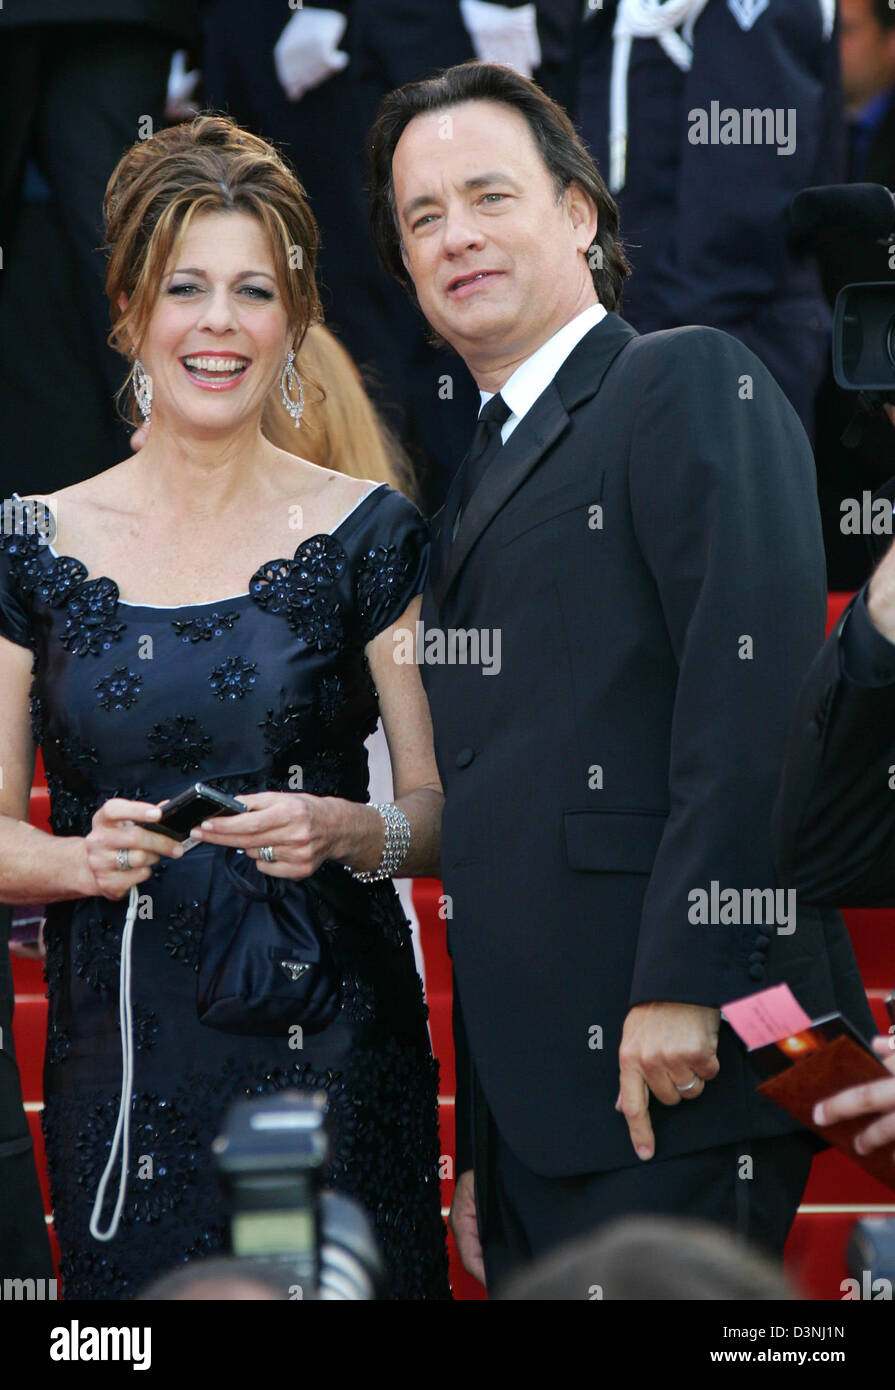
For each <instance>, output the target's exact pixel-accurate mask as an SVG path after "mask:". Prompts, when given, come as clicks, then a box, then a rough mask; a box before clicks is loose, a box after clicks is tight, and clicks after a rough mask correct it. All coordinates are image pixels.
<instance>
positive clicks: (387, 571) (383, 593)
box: [357, 545, 410, 631]
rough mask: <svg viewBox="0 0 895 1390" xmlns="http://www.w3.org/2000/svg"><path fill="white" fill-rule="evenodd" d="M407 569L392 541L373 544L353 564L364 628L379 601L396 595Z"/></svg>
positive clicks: (389, 601)
mask: <svg viewBox="0 0 895 1390" xmlns="http://www.w3.org/2000/svg"><path fill="white" fill-rule="evenodd" d="M409 573H410V566H409V564H408V563H407V561H406V560H405V559H404V558H403V557H402V556H401V555H399V554H398V547H397V546H396V545H374V546H373V547H372V548H371V549H370V550H366V551H365V552H364V554H363V555H362V557H361V560H360V564H359V565H358V567H357V606H358V610H359V612H360V617H361V623H362V624H363V626H364V629H365V630H367V631H368V630H369V625H370V620H371V618H372V615H373V612H374V610H375V609H376V607H377V606H378V605H379V604H382V603H386V604H390V605H391V604H394V603H395V601H396V600H398V599H400V597H401V595H402V594H403V593H404V592H405V589H406V580H407V576H408V575H409Z"/></svg>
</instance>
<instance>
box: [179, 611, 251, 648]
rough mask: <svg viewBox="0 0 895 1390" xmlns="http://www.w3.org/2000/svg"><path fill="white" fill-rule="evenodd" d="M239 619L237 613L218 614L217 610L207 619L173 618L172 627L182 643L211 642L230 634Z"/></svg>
mask: <svg viewBox="0 0 895 1390" xmlns="http://www.w3.org/2000/svg"><path fill="white" fill-rule="evenodd" d="M238 617H239V614H238V613H236V612H231V611H228V612H226V613H218V612H217V610H215V611H214V613H210V614H208V616H207V617H201V618H172V620H171V626H172V627H173V629H174V631H175V632H176V633H177V636H178V637H179V638H180V640H181V642H210V641H211V640H212V638H214V637H221V636H223V634H224V633H225V632H229V631H230V630H231V628H232V627H233V624H234V623H235V622H236V619H237V618H238Z"/></svg>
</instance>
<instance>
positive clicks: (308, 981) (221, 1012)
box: [198, 846, 340, 1036]
mask: <svg viewBox="0 0 895 1390" xmlns="http://www.w3.org/2000/svg"><path fill="white" fill-rule="evenodd" d="M314 877H316V876H312V877H311V878H309V879H289V878H274V877H272V876H271V875H270V874H262V873H261V872H260V871H259V870H258V868H257V867H256V864H255V860H254V859H252V858H250V857H249V855H247V854H242V853H240V852H239V851H238V850H236V849H235V848H234V847H233V846H226V847H225V846H218V847H217V848H216V850H215V858H214V863H213V865H212V872H211V886H210V889H209V894H208V902H207V907H206V913H205V926H204V929H203V933H202V940H201V944H200V946H199V983H198V1006H199V1022H200V1023H204V1024H205V1025H206V1026H207V1027H209V1028H219V1029H221V1031H222V1032H225V1033H249V1034H255V1035H261V1036H274V1035H282V1034H285V1033H287V1032H288V1030H289V1027H290V1025H292V1024H299V1025H300V1026H301V1028H302V1029H303V1031H304V1032H307V1033H319V1032H320V1030H321V1029H322V1028H325V1027H326V1025H327V1024H328V1023H330V1022H331V1021H332V1020H333V1019H334V1018H335V1016H336V1014H337V1013H338V1011H339V1004H340V991H339V981H338V976H337V974H336V971H335V968H334V962H333V960H332V953H331V951H330V949H329V944H328V942H327V939H326V934H325V932H324V930H323V928H322V926H321V925H320V920H319V913H318V911H317V904H318V902H319V900H320V893H321V890H320V888H319V887H318V885H316V884H315V883H314Z"/></svg>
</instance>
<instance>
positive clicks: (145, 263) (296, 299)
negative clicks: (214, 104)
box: [104, 115, 321, 423]
mask: <svg viewBox="0 0 895 1390" xmlns="http://www.w3.org/2000/svg"><path fill="white" fill-rule="evenodd" d="M234 213H239V214H242V216H243V218H245V219H247V220H249V221H250V222H251V223H252V229H251V230H253V231H254V233H255V236H254V238H253V239H254V242H255V246H254V247H253V248H252V249H255V250H257V251H258V252H260V261H258V260H253V261H251V262H250V263H249V264H248V265H245V264H243V265H240V266H239V267H238V268H237V269H236V270H235V272H234V273H233V275H232V279H231V280H230V281H229V283H227V284H226V286H225V288H226V290H227V293H228V295H235V296H238V297H239V298H240V299H241V300H242V301H243V303H244V304H247V305H248V304H253V303H254V305H256V306H257V307H259V308H260V307H261V306H264V305H268V304H271V303H272V302H273V301H274V299H275V298H278V299H279V305H278V309H279V315H278V317H279V319H280V320H281V327H282V328H283V329H285V328H286V326H287V325H288V328H289V330H290V331H289V341H288V342H287V343H286V351H288V350H289V349H290V348H291V350H293V351H295V352H297V351H298V349H299V348H300V346H301V343H302V340H303V338H304V335H305V332H306V331H307V327H308V325H309V324H310V323H312V322H314V321H315V320H317V319H319V318H320V317H321V311H320V300H319V296H318V292H317V284H316V281H315V278H314V271H315V266H316V261H317V249H318V244H319V235H318V231H317V224H316V222H315V221H314V216H313V213H312V212H311V210H310V207H309V206H308V204H307V202H306V200H305V197H304V190H303V189H302V187H301V184H300V183H299V182H298V180H297V179H296V177H295V175H294V173H293V172H292V170H291V169H289V167H288V166H287V165H286V164H285V162H284V161H283V160H282V159H280V157H279V156H278V155H277V154H276V152H275V151H274V150H273V148H272V147H271V146H270V145H268V144H267V143H266V141H264V140H261V139H259V138H258V137H257V136H255V135H252V134H250V133H249V132H248V131H244V130H240V128H239V127H238V126H236V125H234V123H233V122H232V121H230V120H228V119H227V118H226V117H223V116H214V115H201V116H198V117H197V118H196V119H195V120H194V121H193V122H191V123H189V124H188V125H181V126H174V127H173V128H171V129H169V130H163V131H159V133H158V134H157V135H154V136H153V137H152V139H151V140H148V141H144V142H138V143H137V144H136V145H134V146H132V148H131V149H130V150H128V151H127V153H126V154H125V155H124V156H123V157H122V159H121V161H120V162H119V164H118V166H117V168H116V169H115V171H114V172H113V174H112V176H111V178H110V179H109V184H108V187H107V189H106V197H105V203H104V215H105V219H106V244H107V246H108V247H109V252H110V254H109V263H108V269H107V272H106V292H107V294H108V297H109V303H110V304H111V305H112V306H113V307H112V321H113V327H112V331H111V332H110V334H109V342H110V343H111V344H112V346H113V347H116V348H117V349H118V350H119V351H120V352H123V353H124V354H125V355H126V356H127V357H129V358H135V357H136V353H137V351H140V352H141V353H145V347H144V341H143V340H144V338H145V335H146V330H147V327H148V324H149V320H150V318H151V317H152V316H153V315H154V313H155V311H156V309H157V307H158V301H159V297H160V295H161V293H162V292H164V293H165V294H166V295H167V296H168V297H170V298H172V299H175V300H177V301H182V302H184V303H187V302H191V303H195V301H196V300H197V299H198V300H199V301H200V302H202V303H207V300H208V297H209V295H213V294H214V286H213V285H212V283H211V281H210V279H209V269H210V267H209V266H208V265H202V264H201V263H197V262H195V261H194V257H193V256H191V255H189V235H188V234H189V231H190V227H191V224H192V223H193V221H194V219H201V218H204V217H207V216H208V215H210V214H218V215H220V214H234ZM213 225H214V226H215V231H216V232H219V230H220V225H221V224H220V221H218V222H216V223H215V224H213ZM215 240H217V238H215ZM178 258H179V259H178ZM215 262H216V268H218V269H223V267H221V266H220V263H219V259H218V256H217V254H215ZM223 307H224V300H223V299H222V300H221V301H219V302H216V303H215V304H214V305H213V308H212V313H213V315H214V316H216V317H217V319H218V321H219V322H220V323H221V324H223V323H224V321H225V319H224V317H222V316H221V311H222V309H223ZM225 331H226V330H225ZM193 346H194V347H195V348H196V349H199V348H200V346H201V350H202V351H201V355H202V356H204V357H206V358H209V357H212V356H215V357H218V358H223V357H224V356H225V355H226V356H227V357H230V356H232V355H233V353H232V351H231V352H225V351H224V350H214V351H212V350H210V347H209V345H207V344H205V343H201V344H200V343H199V342H198V341H197V342H195V343H194V345H193ZM228 346H229V345H228ZM194 355H195V354H194ZM242 360H243V361H245V362H246V363H249V362H250V361H251V358H248V357H246V358H243V359H242ZM280 365H282V363H280ZM184 367H185V368H186V367H187V364H186V363H185V362H184ZM147 370H149V371H150V375H152V372H151V369H150V368H149V365H148V364H147ZM244 374H245V373H244V372H243V373H241V374H240V376H242V375H244ZM133 375H134V373H133V369H132V371H131V377H130V378H129V382H132V381H133ZM196 379H197V380H198V379H199V376H198V374H197V377H196ZM237 379H238V378H237ZM222 384H224V383H220V384H217V389H220V385H222ZM266 384H267V385H268V386H269V385H270V384H271V381H268V382H267V383H266ZM126 385H127V384H126ZM124 389H126V386H125V388H124ZM134 404H135V402H134ZM131 419H132V423H136V422H137V417H136V414H135V413H134V412H133V408H132V415H131Z"/></svg>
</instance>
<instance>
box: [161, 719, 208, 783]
mask: <svg viewBox="0 0 895 1390" xmlns="http://www.w3.org/2000/svg"><path fill="white" fill-rule="evenodd" d="M148 741H149V750H150V751H149V756H150V758H151V759H152V761H153V762H154V763H159V764H160V765H161V766H162V767H178V768H180V771H181V772H197V771H198V770H199V768H200V767H201V766H202V764H203V763H204V762H205V760H206V759H207V758H209V757H210V756H211V749H212V743H211V738H210V736H209V735H208V734H206V733H205V732H204V730H203V729H202V727H201V725H200V724H199V721H198V719H196V718H195V716H194V715H192V714H174V715H171V717H170V718H169V719H161V720H159V721H158V722H157V723H155V724H153V726H152V732H151V733H150V735H149V740H148Z"/></svg>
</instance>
